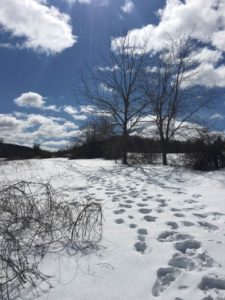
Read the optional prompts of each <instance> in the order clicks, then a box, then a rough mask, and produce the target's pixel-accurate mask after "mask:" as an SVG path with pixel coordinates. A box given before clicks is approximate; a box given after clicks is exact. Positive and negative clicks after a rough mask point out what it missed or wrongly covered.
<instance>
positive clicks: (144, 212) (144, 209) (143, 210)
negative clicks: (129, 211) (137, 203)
mask: <svg viewBox="0 0 225 300" xmlns="http://www.w3.org/2000/svg"><path fill="white" fill-rule="evenodd" d="M151 211H152V209H149V208H140V209H139V212H140V213H141V214H144V215H147V214H149V213H150V212H151Z"/></svg>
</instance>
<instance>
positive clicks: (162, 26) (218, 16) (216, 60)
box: [111, 0, 225, 87]
mask: <svg viewBox="0 0 225 300" xmlns="http://www.w3.org/2000/svg"><path fill="white" fill-rule="evenodd" d="M158 17H159V23H158V24H157V25H153V24H148V25H147V26H144V27H142V28H138V29H133V30H131V31H129V33H128V34H129V42H131V43H132V41H134V43H136V45H137V46H140V47H143V46H144V45H145V43H147V45H146V46H147V47H146V48H147V51H149V52H157V51H160V50H162V49H163V48H166V47H167V46H168V41H169V40H171V38H175V39H176V38H177V37H179V36H180V35H183V36H190V37H191V38H193V39H195V40H197V41H198V42H200V43H199V45H200V44H201V47H202V49H201V48H200V46H199V48H198V49H197V50H196V51H195V52H194V53H192V56H193V58H195V59H196V61H197V63H198V64H199V66H198V68H197V73H198V75H196V77H195V79H196V83H199V84H202V85H205V86H207V87H225V66H224V65H223V58H224V55H225V1H224V0H223V1H221V0H185V1H183V0H167V1H166V4H165V6H164V7H163V8H162V9H161V10H159V11H158ZM118 39H120V38H117V39H113V40H112V45H111V47H112V50H115V48H116V47H117V45H119V44H120V43H119V42H118ZM197 44H198V43H196V45H197ZM193 82H194V81H193Z"/></svg>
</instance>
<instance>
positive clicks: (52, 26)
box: [0, 0, 76, 54]
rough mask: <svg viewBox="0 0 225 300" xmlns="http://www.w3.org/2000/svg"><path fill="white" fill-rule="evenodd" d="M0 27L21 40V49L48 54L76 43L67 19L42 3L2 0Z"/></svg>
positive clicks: (31, 0)
mask: <svg viewBox="0 0 225 300" xmlns="http://www.w3.org/2000/svg"><path fill="white" fill-rule="evenodd" d="M0 26H1V27H2V29H3V30H5V31H7V32H10V33H11V35H12V36H13V37H19V38H23V39H24V41H23V42H21V44H20V45H19V47H20V48H28V49H33V50H34V51H38V52H45V53H47V54H55V53H59V52H62V51H63V50H65V49H66V48H69V47H72V46H73V45H74V43H75V42H76V37H75V36H74V35H73V34H72V27H71V25H70V18H69V16H68V15H66V14H63V13H61V12H60V11H59V10H58V9H57V8H56V7H54V6H50V7H49V6H47V5H45V1H40V0H26V1H21V0H1V9H0ZM17 46H18V45H17Z"/></svg>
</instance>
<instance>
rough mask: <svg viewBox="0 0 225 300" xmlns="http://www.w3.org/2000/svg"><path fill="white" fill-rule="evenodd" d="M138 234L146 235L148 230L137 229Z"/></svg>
mask: <svg viewBox="0 0 225 300" xmlns="http://www.w3.org/2000/svg"><path fill="white" fill-rule="evenodd" d="M137 233H138V234H142V235H147V234H148V230H147V229H145V228H139V229H138V232H137Z"/></svg>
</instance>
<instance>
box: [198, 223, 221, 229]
mask: <svg viewBox="0 0 225 300" xmlns="http://www.w3.org/2000/svg"><path fill="white" fill-rule="evenodd" d="M198 224H199V225H200V226H201V227H202V228H204V229H206V230H208V231H215V230H218V229H219V228H218V226H216V225H213V224H211V223H208V222H206V221H199V222H198Z"/></svg>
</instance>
